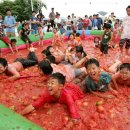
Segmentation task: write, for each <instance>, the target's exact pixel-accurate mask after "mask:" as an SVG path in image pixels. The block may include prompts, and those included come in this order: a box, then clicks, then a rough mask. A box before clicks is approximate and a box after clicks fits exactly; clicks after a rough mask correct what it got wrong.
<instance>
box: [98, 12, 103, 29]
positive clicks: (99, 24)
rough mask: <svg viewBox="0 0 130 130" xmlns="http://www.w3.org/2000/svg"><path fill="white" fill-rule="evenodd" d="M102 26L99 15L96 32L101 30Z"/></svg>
mask: <svg viewBox="0 0 130 130" xmlns="http://www.w3.org/2000/svg"><path fill="white" fill-rule="evenodd" d="M102 25H103V21H102V18H100V17H99V14H97V28H98V30H101V27H102Z"/></svg>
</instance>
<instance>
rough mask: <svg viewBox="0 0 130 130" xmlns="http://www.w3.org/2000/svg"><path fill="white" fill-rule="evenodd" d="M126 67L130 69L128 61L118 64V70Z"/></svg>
mask: <svg viewBox="0 0 130 130" xmlns="http://www.w3.org/2000/svg"><path fill="white" fill-rule="evenodd" d="M125 68H126V69H128V70H129V71H130V63H123V64H121V65H120V67H119V70H122V69H125Z"/></svg>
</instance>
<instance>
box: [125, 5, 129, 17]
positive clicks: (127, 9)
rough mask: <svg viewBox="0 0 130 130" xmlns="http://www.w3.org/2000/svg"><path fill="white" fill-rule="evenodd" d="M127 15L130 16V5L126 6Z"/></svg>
mask: <svg viewBox="0 0 130 130" xmlns="http://www.w3.org/2000/svg"><path fill="white" fill-rule="evenodd" d="M126 12H127V15H128V16H130V5H129V6H128V7H127V8H126Z"/></svg>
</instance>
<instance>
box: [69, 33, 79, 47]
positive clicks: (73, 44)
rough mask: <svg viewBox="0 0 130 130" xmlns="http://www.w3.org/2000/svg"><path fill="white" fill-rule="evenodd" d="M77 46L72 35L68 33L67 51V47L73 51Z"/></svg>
mask: <svg viewBox="0 0 130 130" xmlns="http://www.w3.org/2000/svg"><path fill="white" fill-rule="evenodd" d="M77 45H78V42H77V41H76V40H75V36H74V33H70V35H69V41H68V48H67V49H69V47H71V48H73V49H74V48H75V47H76V46H77Z"/></svg>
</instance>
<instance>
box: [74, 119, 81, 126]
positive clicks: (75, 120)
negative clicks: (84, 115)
mask: <svg viewBox="0 0 130 130" xmlns="http://www.w3.org/2000/svg"><path fill="white" fill-rule="evenodd" d="M79 121H80V119H72V122H73V124H74V125H77V124H79Z"/></svg>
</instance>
